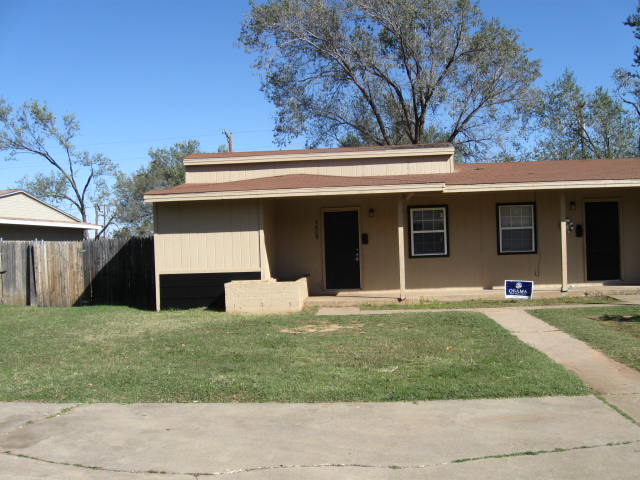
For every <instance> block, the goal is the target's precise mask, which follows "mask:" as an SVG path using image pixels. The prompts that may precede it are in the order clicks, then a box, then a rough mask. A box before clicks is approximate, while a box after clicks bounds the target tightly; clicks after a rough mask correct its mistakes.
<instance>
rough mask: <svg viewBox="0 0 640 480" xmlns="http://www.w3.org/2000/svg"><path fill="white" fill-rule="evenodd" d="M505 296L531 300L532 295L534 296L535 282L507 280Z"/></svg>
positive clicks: (505, 282)
mask: <svg viewBox="0 0 640 480" xmlns="http://www.w3.org/2000/svg"><path fill="white" fill-rule="evenodd" d="M504 297H505V298H523V299H526V300H531V297H533V282H529V281H527V280H505V281H504Z"/></svg>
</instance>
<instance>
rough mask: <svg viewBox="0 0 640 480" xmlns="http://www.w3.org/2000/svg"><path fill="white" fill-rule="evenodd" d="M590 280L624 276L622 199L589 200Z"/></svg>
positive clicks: (586, 225) (588, 245) (588, 253)
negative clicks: (620, 215)
mask: <svg viewBox="0 0 640 480" xmlns="http://www.w3.org/2000/svg"><path fill="white" fill-rule="evenodd" d="M585 229H586V240H587V280H618V279H619V278H620V224H619V219H618V202H589V203H586V204H585Z"/></svg>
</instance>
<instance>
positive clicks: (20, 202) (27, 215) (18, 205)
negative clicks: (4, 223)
mask: <svg viewBox="0 0 640 480" xmlns="http://www.w3.org/2000/svg"><path fill="white" fill-rule="evenodd" d="M0 217H2V218H20V219H28V220H45V221H52V222H72V221H73V219H72V218H70V217H68V216H67V215H64V214H62V213H60V212H58V211H57V210H55V209H53V208H50V207H47V206H46V205H43V204H42V203H40V202H38V201H36V200H34V199H33V198H30V197H28V196H27V195H25V194H24V193H17V194H15V195H9V196H7V197H2V198H0Z"/></svg>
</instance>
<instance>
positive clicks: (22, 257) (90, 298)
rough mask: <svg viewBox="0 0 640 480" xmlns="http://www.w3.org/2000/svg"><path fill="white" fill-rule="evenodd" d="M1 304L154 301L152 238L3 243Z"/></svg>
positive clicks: (143, 305)
mask: <svg viewBox="0 0 640 480" xmlns="http://www.w3.org/2000/svg"><path fill="white" fill-rule="evenodd" d="M0 272H2V273H0V303H3V304H7V305H37V306H40V307H68V306H71V305H97V304H101V305H129V306H132V307H139V308H153V307H154V305H155V286H154V263H153V238H130V239H117V238H114V239H100V240H84V241H81V242H41V241H35V242H1V241H0Z"/></svg>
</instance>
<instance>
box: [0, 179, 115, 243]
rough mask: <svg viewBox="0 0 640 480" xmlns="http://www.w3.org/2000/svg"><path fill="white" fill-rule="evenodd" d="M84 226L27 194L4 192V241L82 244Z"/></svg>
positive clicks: (0, 213)
mask: <svg viewBox="0 0 640 480" xmlns="http://www.w3.org/2000/svg"><path fill="white" fill-rule="evenodd" d="M101 228H102V227H100V226H99V225H92V224H90V223H83V222H81V221H79V220H78V219H76V218H74V217H72V216H71V215H68V214H66V213H64V212H62V211H60V210H58V209H57V208H55V207H52V206H51V205H49V204H47V203H45V202H42V201H40V200H38V199H37V198H35V197H34V196H33V195H30V194H29V193H27V192H25V191H24V190H0V240H82V239H83V238H84V232H85V230H100V229H101Z"/></svg>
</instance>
